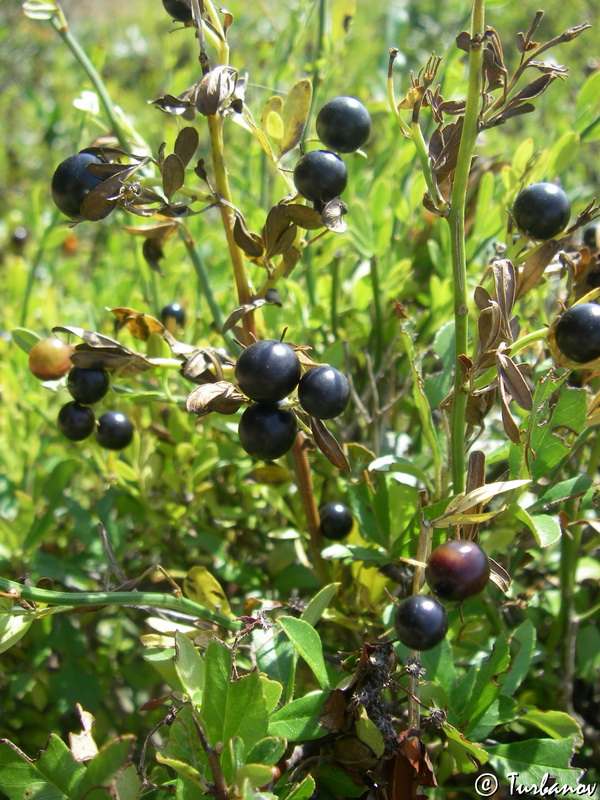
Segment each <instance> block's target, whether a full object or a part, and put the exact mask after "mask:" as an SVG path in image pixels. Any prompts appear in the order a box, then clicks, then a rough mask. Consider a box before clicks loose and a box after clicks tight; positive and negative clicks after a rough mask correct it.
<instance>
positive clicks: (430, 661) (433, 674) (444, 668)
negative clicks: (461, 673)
mask: <svg viewBox="0 0 600 800" xmlns="http://www.w3.org/2000/svg"><path fill="white" fill-rule="evenodd" d="M420 658H421V665H422V666H423V667H425V669H426V670H427V673H426V680H428V681H435V682H436V683H437V684H439V685H440V686H441V687H442V689H444V691H445V692H446V695H447V696H450V693H451V692H452V690H453V689H454V686H455V685H456V681H457V675H456V670H455V669H454V657H453V653H452V645H451V644H450V642H449V641H448V639H442V642H441V644H440V646H439V647H434V648H432V649H431V650H424V651H423V652H422V653H421V654H420Z"/></svg>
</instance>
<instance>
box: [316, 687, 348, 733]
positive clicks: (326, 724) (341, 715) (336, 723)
mask: <svg viewBox="0 0 600 800" xmlns="http://www.w3.org/2000/svg"><path fill="white" fill-rule="evenodd" d="M352 717H353V714H352V712H350V713H349V712H348V699H347V698H346V696H345V694H344V692H343V691H342V690H341V689H333V690H332V691H331V694H330V695H329V697H328V698H327V700H326V701H325V703H324V704H323V711H322V712H321V713H320V714H319V716H318V717H317V725H318V726H319V727H320V728H325V729H326V730H328V731H344V732H346V731H347V730H348V728H349V725H350V724H351V722H352Z"/></svg>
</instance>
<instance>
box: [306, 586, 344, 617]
mask: <svg viewBox="0 0 600 800" xmlns="http://www.w3.org/2000/svg"><path fill="white" fill-rule="evenodd" d="M339 586H340V584H339V583H329V584H327V586H324V587H323V588H322V589H321V590H320V591H319V592H317V594H316V595H315V596H314V597H313V598H311V600H310V601H309V603H308V605H307V606H306V608H305V609H304V611H303V612H302V614H301V615H300V619H303V620H304V621H305V622H308V623H309V625H316V624H317V622H318V621H319V620H320V619H321V617H322V616H323V612H324V611H325V609H326V608H327V606H328V605H329V603H330V602H331V600H332V598H333V597H334V595H335V593H336V592H337V590H338V588H339Z"/></svg>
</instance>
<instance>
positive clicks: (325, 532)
mask: <svg viewBox="0 0 600 800" xmlns="http://www.w3.org/2000/svg"><path fill="white" fill-rule="evenodd" d="M319 519H320V521H321V522H320V528H319V530H320V532H321V536H324V537H325V538H326V539H333V540H334V541H338V540H340V539H345V538H346V536H348V534H349V533H350V531H351V530H352V526H353V524H354V517H353V516H352V512H351V511H350V509H349V508H348V506H347V505H344V503H326V504H325V505H324V506H321V508H320V509H319Z"/></svg>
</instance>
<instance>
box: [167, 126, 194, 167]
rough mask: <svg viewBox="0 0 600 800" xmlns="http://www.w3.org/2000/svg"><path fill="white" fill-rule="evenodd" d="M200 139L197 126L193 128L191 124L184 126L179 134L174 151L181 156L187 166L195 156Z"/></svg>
mask: <svg viewBox="0 0 600 800" xmlns="http://www.w3.org/2000/svg"><path fill="white" fill-rule="evenodd" d="M199 141H200V137H199V135H198V131H197V130H196V128H192V127H191V125H188V126H187V127H185V128H182V129H181V130H180V131H179V133H178V134H177V139H176V140H175V146H174V148H173V152H174V153H175V155H176V156H178V157H179V159H180V161H181V163H182V164H183V166H184V167H187V166H188V164H189V163H190V161H191V160H192V158H193V157H194V153H195V152H196V149H197V147H198V142H199Z"/></svg>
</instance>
